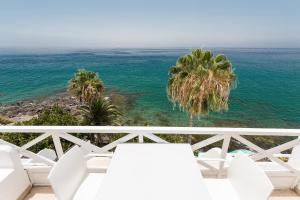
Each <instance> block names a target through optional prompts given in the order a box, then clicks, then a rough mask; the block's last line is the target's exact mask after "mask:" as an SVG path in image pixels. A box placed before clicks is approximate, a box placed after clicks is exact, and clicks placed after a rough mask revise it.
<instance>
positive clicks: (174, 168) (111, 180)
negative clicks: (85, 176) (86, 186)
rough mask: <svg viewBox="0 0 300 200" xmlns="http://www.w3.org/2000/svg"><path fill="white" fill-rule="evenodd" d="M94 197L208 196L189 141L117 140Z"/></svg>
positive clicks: (178, 199) (173, 199) (161, 199)
mask: <svg viewBox="0 0 300 200" xmlns="http://www.w3.org/2000/svg"><path fill="white" fill-rule="evenodd" d="M96 199H97V200H168V199H170V200H209V199H210V197H209V193H208V190H207V188H206V185H205V183H204V180H203V177H202V175H201V172H200V169H199V167H198V165H197V163H196V160H195V158H194V155H193V152H192V149H191V146H190V145H188V144H120V145H118V146H117V149H116V151H115V153H114V155H113V158H112V161H111V163H110V166H109V168H108V170H107V174H106V176H105V177H104V180H103V182H102V187H101V189H100V191H99V192H98V194H97V198H96Z"/></svg>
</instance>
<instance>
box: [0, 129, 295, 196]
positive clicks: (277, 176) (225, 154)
mask: <svg viewBox="0 0 300 200" xmlns="http://www.w3.org/2000/svg"><path fill="white" fill-rule="evenodd" d="M0 133H2V134H14V133H18V134H29V133H36V134H37V135H38V136H37V137H35V138H34V139H32V140H31V141H28V142H27V143H26V144H23V145H22V146H17V145H15V144H12V143H9V142H8V141H5V140H2V139H0V144H3V145H8V146H10V147H12V148H13V149H14V150H16V151H17V153H18V154H19V155H20V157H21V161H22V167H23V169H24V170H25V172H26V174H27V175H28V177H29V180H30V183H31V185H32V187H29V188H27V189H26V191H24V192H23V193H22V198H23V199H30V200H31V199H43V200H44V199H45V200H46V199H55V195H54V194H53V192H52V190H51V186H50V183H49V181H48V179H47V177H48V175H49V172H50V171H51V169H52V168H53V166H55V164H56V163H57V162H59V161H60V159H61V158H62V157H63V155H64V154H66V152H68V150H66V149H64V145H63V142H62V141H64V142H65V141H68V142H70V143H72V144H74V145H77V146H79V147H80V149H82V151H83V152H84V155H85V159H86V162H87V169H88V171H89V172H90V173H101V174H105V173H106V171H107V169H109V167H110V161H111V159H112V158H113V157H114V155H115V149H116V147H117V146H118V145H119V144H123V143H159V144H169V143H170V142H169V141H168V139H167V137H165V136H171V135H173V136H178V135H195V136H196V135H203V136H206V137H205V139H201V140H200V141H197V142H194V143H193V144H191V149H192V150H193V152H194V159H195V161H196V163H197V166H198V169H199V171H200V172H201V174H202V176H203V177H204V179H210V178H214V179H225V178H226V176H227V169H228V167H229V166H230V164H231V160H232V159H233V158H235V157H236V156H237V154H240V153H243V152H242V151H240V152H232V151H230V150H229V149H231V148H230V147H231V145H232V144H233V143H238V144H240V146H244V149H247V150H248V151H249V152H247V157H250V158H251V159H252V160H254V161H255V163H256V164H257V165H258V166H259V167H260V168H261V169H263V170H264V172H265V173H266V174H267V176H268V178H269V179H270V181H271V183H272V185H273V187H274V191H273V193H272V195H271V197H270V199H273V200H277V199H287V200H289V199H290V200H292V199H300V198H299V197H298V195H297V193H298V192H299V189H300V185H299V180H300V172H299V169H300V151H297V147H299V145H300V139H299V136H300V130H299V129H258V128H189V127H125V126H124V127H123V126H120V127H111V126H105V127H100V126H99V127H94V126H93V127H91V126H84V127H83V126H64V127H58V126H35V127H33V126H1V127H0ZM76 133H81V134H100V135H101V134H111V135H114V136H116V137H115V138H116V139H115V140H114V141H112V142H110V143H109V144H106V145H104V146H101V147H99V146H96V145H94V144H92V143H90V142H89V141H86V140H84V139H80V138H78V137H76ZM249 136H264V137H265V136H272V137H286V138H287V140H286V141H287V142H285V143H282V144H278V145H274V146H273V147H271V148H269V149H263V148H262V147H260V146H258V145H257V144H254V143H253V142H251V141H250V140H249ZM47 138H52V141H53V144H54V149H53V150H54V152H55V155H54V157H51V155H50V154H41V153H34V152H32V151H30V150H29V149H31V148H32V147H34V145H37V144H38V143H40V142H42V141H43V140H45V139H47ZM215 143H218V145H219V146H220V149H215V151H214V154H209V153H206V152H207V151H209V150H210V147H211V145H212V144H215ZM282 152H283V153H282ZM1 162H2V161H1V160H0V163H1ZM249 175H250V174H249ZM179 181H180V180H179ZM0 199H1V200H2V198H0Z"/></svg>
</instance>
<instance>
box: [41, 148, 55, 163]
mask: <svg viewBox="0 0 300 200" xmlns="http://www.w3.org/2000/svg"><path fill="white" fill-rule="evenodd" d="M37 154H38V155H40V156H43V157H45V158H48V159H50V160H53V161H54V160H56V159H57V156H56V153H55V151H54V150H53V149H47V148H46V149H42V150H40V151H39V152H38V153H37Z"/></svg>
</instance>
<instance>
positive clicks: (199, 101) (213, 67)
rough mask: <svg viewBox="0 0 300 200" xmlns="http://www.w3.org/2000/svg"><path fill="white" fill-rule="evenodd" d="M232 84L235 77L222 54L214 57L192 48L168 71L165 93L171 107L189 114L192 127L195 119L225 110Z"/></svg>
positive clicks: (233, 84) (229, 64)
mask: <svg viewBox="0 0 300 200" xmlns="http://www.w3.org/2000/svg"><path fill="white" fill-rule="evenodd" d="M235 85H236V75H235V73H234V71H233V69H232V65H231V63H230V61H229V60H228V59H227V58H226V57H225V56H224V55H222V54H219V55H217V56H215V57H213V54H212V52H211V51H205V50H201V49H195V50H193V51H192V53H190V54H188V55H185V56H183V57H180V58H179V59H178V61H177V63H176V65H175V66H173V67H171V68H170V71H169V81H168V85H167V93H168V97H169V100H170V101H171V102H173V103H174V106H176V105H179V108H180V109H181V110H184V111H187V112H189V114H190V120H189V125H190V126H193V117H194V116H198V117H200V115H203V114H208V113H209V112H210V111H213V112H221V111H226V110H227V109H228V98H229V94H230V90H231V88H233V87H234V86H235Z"/></svg>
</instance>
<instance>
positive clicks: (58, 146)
mask: <svg viewBox="0 0 300 200" xmlns="http://www.w3.org/2000/svg"><path fill="white" fill-rule="evenodd" d="M52 139H53V143H54V147H55V151H56V154H57V157H58V158H60V157H62V155H63V154H64V151H63V148H62V146H61V142H60V138H59V136H58V135H56V134H53V133H52Z"/></svg>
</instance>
